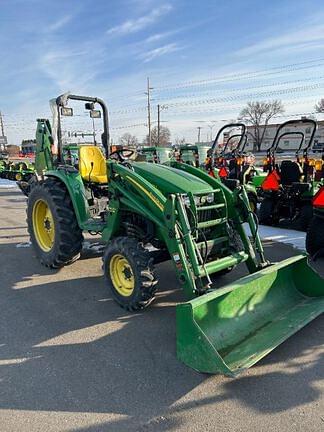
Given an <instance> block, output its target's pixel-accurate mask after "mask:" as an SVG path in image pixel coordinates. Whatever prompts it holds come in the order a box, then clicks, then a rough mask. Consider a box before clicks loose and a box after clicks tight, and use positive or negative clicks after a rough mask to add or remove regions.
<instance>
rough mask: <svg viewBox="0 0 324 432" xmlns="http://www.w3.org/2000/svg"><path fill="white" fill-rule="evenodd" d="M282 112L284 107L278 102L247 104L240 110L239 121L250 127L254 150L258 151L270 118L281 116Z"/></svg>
mask: <svg viewBox="0 0 324 432" xmlns="http://www.w3.org/2000/svg"><path fill="white" fill-rule="evenodd" d="M284 111H285V109H284V106H283V104H282V102H281V101H280V100H274V101H269V102H248V103H247V105H246V107H245V108H243V109H242V111H241V112H240V116H239V120H242V121H245V122H246V123H250V124H251V125H252V127H253V132H251V133H250V135H251V136H252V137H253V141H254V143H253V149H254V150H257V151H260V149H261V145H262V142H263V138H264V136H265V133H266V130H267V127H268V124H269V121H270V120H271V119H272V117H274V116H275V115H277V114H282V113H283V112H284Z"/></svg>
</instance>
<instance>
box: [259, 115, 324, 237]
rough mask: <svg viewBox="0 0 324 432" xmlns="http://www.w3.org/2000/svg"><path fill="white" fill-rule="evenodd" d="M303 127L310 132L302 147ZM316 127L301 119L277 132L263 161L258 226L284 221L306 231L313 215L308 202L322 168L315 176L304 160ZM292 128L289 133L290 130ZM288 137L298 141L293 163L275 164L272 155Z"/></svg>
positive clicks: (313, 165) (311, 165)
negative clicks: (261, 195)
mask: <svg viewBox="0 0 324 432" xmlns="http://www.w3.org/2000/svg"><path fill="white" fill-rule="evenodd" d="M305 126H309V127H310V129H311V133H310V137H309V140H308V143H306V144H305V134H304V132H303V128H304V127H305ZM316 127H317V124H316V121H315V120H313V119H308V118H302V119H300V120H288V121H287V122H285V123H282V124H281V125H280V126H279V128H278V129H277V132H276V135H275V137H274V139H273V143H272V145H271V147H270V148H269V149H268V151H267V159H266V161H265V171H267V177H266V178H265V179H264V181H263V183H262V185H261V188H262V194H263V200H262V203H261V206H260V212H259V219H260V222H261V223H263V224H266V225H278V224H279V223H280V222H281V221H283V220H286V221H287V220H288V221H289V222H290V223H293V224H295V225H294V226H295V227H296V228H298V229H301V230H303V231H306V230H307V228H308V225H309V223H310V220H311V218H312V215H313V209H312V199H313V197H314V195H315V194H316V192H317V190H318V187H319V179H320V178H321V176H322V164H321V166H320V173H318V172H317V166H316V163H315V161H314V160H311V159H310V158H309V156H308V150H309V149H310V148H311V146H312V143H313V139H314V135H315V132H316ZM287 128H288V129H289V130H288V131H287V130H286V129H287ZM292 128H293V130H291V129H292ZM291 135H293V136H296V137H298V136H299V137H300V144H299V147H298V149H297V151H296V159H295V160H289V159H286V160H282V161H281V162H278V161H277V159H276V152H277V149H278V147H279V143H280V141H281V140H282V139H283V138H284V137H287V136H291ZM301 152H302V153H303V156H302V157H300V153H301Z"/></svg>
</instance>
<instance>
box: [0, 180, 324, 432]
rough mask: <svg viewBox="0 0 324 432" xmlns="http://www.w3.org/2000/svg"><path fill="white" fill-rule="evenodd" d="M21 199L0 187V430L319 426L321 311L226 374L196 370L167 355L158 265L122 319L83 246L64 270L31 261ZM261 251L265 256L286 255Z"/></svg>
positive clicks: (169, 283)
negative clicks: (150, 287)
mask: <svg viewBox="0 0 324 432" xmlns="http://www.w3.org/2000/svg"><path fill="white" fill-rule="evenodd" d="M25 206H26V204H25V198H24V197H23V195H22V194H21V193H20V192H19V191H18V190H16V189H1V188H0V269H1V271H0V274H1V279H0V286H1V291H0V307H1V314H0V329H1V331H0V389H1V390H0V431H1V432H7V431H10V432H12V431H19V432H22V431H46V432H51V431H75V432H76V431H79V432H81V431H82V432H94V431H109V432H110V431H216V430H217V431H231V432H236V431H269V432H271V431H276V432H277V431H300V432H307V431H312V432H315V431H321V430H323V431H324V398H323V395H324V317H323V315H322V316H321V317H319V318H317V319H316V320H314V321H313V322H312V323H311V324H309V325H308V326H306V327H305V328H303V329H302V330H301V331H299V332H298V333H297V334H296V335H294V336H293V337H291V338H290V339H289V340H288V341H286V342H285V343H284V344H283V345H281V346H280V347H278V348H277V349H276V350H275V351H273V352H272V353H271V354H270V355H268V356H267V357H266V358H265V359H263V360H262V361H261V362H259V363H258V364H257V365H256V366H254V367H253V368H251V369H249V370H248V371H246V372H245V373H244V374H243V375H241V376H239V377H238V378H236V379H229V378H226V377H223V376H220V375H215V376H211V375H205V374H200V373H197V372H195V371H193V370H191V369H189V368H188V367H186V366H185V365H183V364H182V363H180V362H179V361H178V360H177V358H176V352H175V338H176V333H175V331H176V328H175V305H176V303H177V302H179V301H181V300H182V293H181V291H180V290H179V289H177V281H176V279H175V277H174V274H173V271H172V267H171V265H170V263H163V264H161V265H160V266H159V267H158V273H159V276H160V283H159V286H160V289H159V294H158V297H157V300H156V301H155V303H154V304H153V305H152V306H151V307H150V308H149V309H147V310H146V311H144V312H141V313H137V314H129V313H127V312H125V311H123V310H122V309H121V308H119V307H118V306H117V305H116V304H115V303H114V302H113V301H112V299H111V298H110V295H109V292H107V291H106V289H105V286H104V282H103V278H102V276H101V258H100V256H99V255H100V254H99V253H98V251H97V248H96V247H89V245H91V242H90V241H89V242H88V243H87V244H88V247H87V248H86V249H85V251H84V253H83V255H82V257H81V259H80V260H79V261H77V262H75V263H74V264H72V265H70V266H68V267H65V268H63V269H61V270H59V271H54V270H49V269H46V268H44V267H42V266H41V265H40V264H39V262H38V261H37V260H36V258H35V256H34V252H33V249H32V247H30V245H29V243H28V241H29V237H28V234H27V231H26V221H25ZM96 241H97V239H94V240H92V243H93V242H96ZM265 247H266V253H267V256H268V257H269V258H270V259H271V260H275V261H279V260H281V259H283V258H286V257H289V256H291V255H293V254H296V253H298V252H297V251H296V249H293V248H292V247H290V246H288V245H283V244H279V243H275V242H271V241H268V242H267V243H266V244H265ZM317 265H319V268H321V270H323V267H324V266H323V263H320V264H317ZM323 273H324V272H323ZM243 274H245V268H244V266H242V267H239V268H237V269H235V270H234V271H233V272H232V273H230V274H229V275H227V276H223V277H221V278H220V279H219V280H218V281H217V283H218V284H219V285H223V284H226V283H229V282H231V281H233V280H235V279H237V278H238V277H240V276H241V275H243ZM323 276H324V274H323Z"/></svg>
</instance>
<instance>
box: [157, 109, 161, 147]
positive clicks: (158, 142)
mask: <svg viewBox="0 0 324 432" xmlns="http://www.w3.org/2000/svg"><path fill="white" fill-rule="evenodd" d="M157 111H158V125H157V126H158V130H157V135H158V136H157V145H158V147H159V146H160V104H158V106H157Z"/></svg>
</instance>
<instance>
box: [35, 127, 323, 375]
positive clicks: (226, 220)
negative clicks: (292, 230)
mask: <svg viewBox="0 0 324 432" xmlns="http://www.w3.org/2000/svg"><path fill="white" fill-rule="evenodd" d="M36 140H37V150H36V151H37V154H36V171H37V174H38V176H39V177H40V178H42V179H44V178H47V177H55V178H57V179H59V180H60V181H61V182H62V183H64V185H65V186H66V189H67V191H68V193H69V195H70V197H71V200H72V203H73V207H74V210H75V214H76V218H77V221H78V224H79V226H80V228H81V229H82V230H83V231H96V232H100V233H101V235H102V239H103V240H104V241H105V242H109V241H110V240H111V239H113V238H114V237H116V236H120V235H125V228H124V225H123V223H124V222H125V221H127V220H128V219H127V218H129V217H130V216H132V217H133V216H134V219H135V221H137V220H138V218H139V219H140V221H142V222H143V221H144V222H145V223H148V225H149V230H148V231H147V233H148V234H149V235H150V236H151V237H150V240H152V244H153V243H154V244H156V243H157V244H158V245H159V247H161V249H162V250H163V251H165V250H166V251H167V252H168V253H169V256H170V258H171V261H172V263H173V265H174V269H175V272H176V275H177V277H178V279H179V283H180V285H181V287H182V289H183V292H184V295H185V297H186V298H187V299H188V300H190V301H189V302H188V303H184V304H182V305H179V306H177V347H178V357H179V358H180V359H181V360H182V361H184V362H185V363H186V364H188V365H189V366H191V367H193V368H195V369H197V370H200V371H203V372H212V373H214V372H223V373H225V374H228V375H235V374H237V373H239V372H240V371H242V370H243V369H244V368H246V367H249V366H251V365H252V364H254V363H255V362H257V361H258V360H259V359H260V358H262V357H263V356H264V355H266V354H267V353H268V352H269V351H271V350H272V349H273V348H275V346H277V345H278V344H279V343H281V342H282V341H283V340H284V339H285V338H287V337H288V336H289V335H291V334H292V333H294V332H295V331H297V330H298V329H299V328H300V327H301V326H302V325H304V324H306V323H307V322H309V321H310V320H311V319H313V318H314V317H315V316H317V315H318V314H319V313H321V312H322V311H323V307H324V303H323V301H324V300H323V297H324V293H323V283H322V281H321V279H320V278H319V276H317V275H316V274H315V273H314V272H312V270H311V269H310V268H308V267H307V265H306V259H305V258H304V257H298V258H292V259H290V260H288V261H285V262H283V263H280V264H276V265H274V266H272V267H268V268H266V269H264V267H265V266H267V265H268V264H269V263H268V262H267V261H266V259H265V256H264V251H263V247H262V243H261V240H260V237H259V234H258V231H257V226H256V222H255V218H254V217H252V214H251V211H250V207H249V198H248V192H249V190H247V189H246V188H245V187H244V186H239V187H237V188H236V189H235V190H234V191H231V190H230V189H229V188H228V187H226V185H225V184H224V183H222V182H221V181H220V179H219V178H214V177H212V176H210V175H209V174H208V173H207V172H206V171H204V170H201V169H198V168H194V167H193V166H191V165H187V164H184V163H179V162H176V161H169V162H168V164H167V165H160V164H157V163H154V164H152V163H148V162H132V163H131V166H130V164H129V163H127V164H123V163H120V162H118V161H116V160H112V159H109V158H108V159H107V161H106V164H107V173H108V183H104V184H89V182H85V181H84V180H83V179H82V177H81V176H80V173H79V171H78V163H77V161H76V163H73V162H71V157H70V156H71V155H70V154H68V153H67V156H66V158H65V155H64V149H63V151H62V153H63V154H62V155H61V156H62V157H61V158H59V159H58V158H57V156H55V155H53V154H52V151H51V150H52V147H51V146H52V144H53V139H52V131H51V125H50V123H49V122H48V120H39V121H38V123H37V133H36ZM69 149H70V151H72V150H73V151H74V152H77V147H76V146H73V145H71V146H70V147H69ZM66 150H68V149H67V148H66ZM150 151H151V150H150ZM94 190H95V191H98V190H99V192H100V193H101V197H103V199H104V200H106V204H107V207H105V208H104V209H105V210H104V213H105V214H104V215H103V214H102V213H100V214H99V213H95V214H96V215H98V216H97V217H91V215H90V207H91V206H93V201H94V195H93V193H94V192H93V191H94ZM132 220H133V219H132ZM245 224H248V226H249V230H250V232H251V233H252V237H253V242H251V240H250V238H249V236H248V234H247V231H246V228H245ZM144 225H145V224H144ZM135 227H137V225H135ZM139 227H140V229H141V225H140V226H139ZM145 234H146V233H145ZM234 237H238V240H239V241H237V242H235V241H233V238H234ZM236 240H237V239H236ZM160 245H161V246H160ZM243 262H244V263H245V264H246V266H247V268H248V270H249V272H250V273H253V274H252V275H250V276H248V277H246V278H243V279H241V280H239V281H237V282H236V283H235V284H233V285H231V286H229V287H225V288H222V289H219V290H216V291H211V289H212V285H213V283H212V279H211V275H212V274H214V273H217V272H220V271H222V270H224V269H227V268H229V267H232V266H235V265H237V264H239V263H243ZM262 268H263V270H260V269H262ZM259 270H260V271H259ZM306 278H307V284H306V282H305V281H306ZM307 287H311V288H307ZM322 296H323V297H322ZM315 297H317V298H315Z"/></svg>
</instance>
